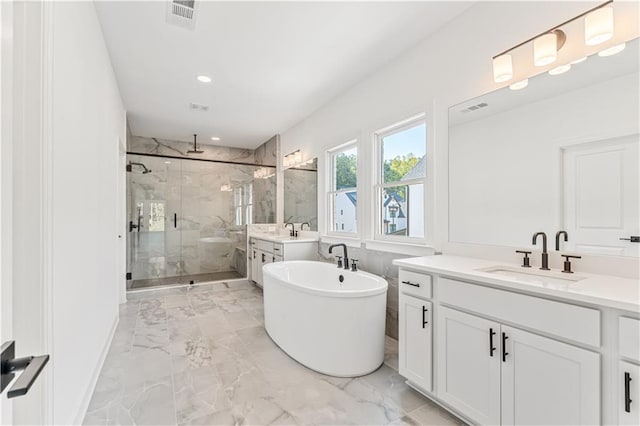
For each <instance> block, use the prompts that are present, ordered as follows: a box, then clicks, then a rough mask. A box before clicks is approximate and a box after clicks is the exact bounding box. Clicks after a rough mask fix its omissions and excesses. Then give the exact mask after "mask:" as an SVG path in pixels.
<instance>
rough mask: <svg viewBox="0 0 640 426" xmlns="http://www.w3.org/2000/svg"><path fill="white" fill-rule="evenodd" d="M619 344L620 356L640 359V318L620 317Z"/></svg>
mask: <svg viewBox="0 0 640 426" xmlns="http://www.w3.org/2000/svg"><path fill="white" fill-rule="evenodd" d="M618 345H619V351H620V356H623V357H625V358H631V359H633V360H635V361H640V321H639V320H637V319H633V318H626V317H620V318H619V319H618ZM639 402H640V398H639Z"/></svg>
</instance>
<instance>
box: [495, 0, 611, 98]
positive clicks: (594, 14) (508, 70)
mask: <svg viewBox="0 0 640 426" xmlns="http://www.w3.org/2000/svg"><path fill="white" fill-rule="evenodd" d="M612 2H613V0H608V1H607V2H605V3H602V4H601V5H599V6H596V7H594V8H592V9H589V10H587V11H586V12H584V13H581V14H580V15H578V16H575V17H573V18H571V19H569V20H567V21H565V22H563V23H561V24H560V25H557V26H555V27H553V28H551V29H550V30H548V31H545V32H543V33H540V34H538V35H536V36H535V37H532V38H530V39H528V40H526V41H523V42H522V43H520V44H518V45H516V46H513V47H511V48H509V49H507V50H505V51H504V52H502V53H499V54H498V55H496V56H494V57H493V80H494V81H495V82H496V83H503V82H505V81H509V80H511V79H512V78H513V74H514V73H513V63H512V58H511V55H510V54H509V52H511V51H513V50H515V49H517V48H519V47H522V46H524V45H525V44H528V43H530V42H533V63H534V64H535V66H538V67H543V66H546V65H549V64H551V63H553V62H555V61H556V59H557V57H558V51H559V50H560V49H561V48H562V46H564V44H565V42H566V40H567V36H566V34H565V32H564V31H562V30H561V29H560V27H562V26H564V25H566V24H568V23H570V22H573V21H576V20H577V19H580V18H582V17H585V21H584V28H585V43H586V44H587V45H588V46H594V45H596V44H600V43H603V42H605V41H607V40H609V39H610V38H611V37H613V8H612V7H611V6H610V4H611V3H612ZM622 49H624V44H622V47H621V48H620V47H618V46H613V47H610V48H608V49H605V50H603V51H602V52H600V56H607V55H613V54H615V53H618V52H619V51H621V50H622ZM609 50H611V52H609ZM585 59H586V58H585ZM582 60H583V59H580V60H578V61H574V62H573V63H579V62H580V61H582ZM570 68H571V65H569V64H566V65H560V66H558V67H556V68H554V69H553V70H551V71H550V72H549V73H550V74H551V75H557V74H562V73H564V72H567V71H568V70H569V69H570ZM524 81H525V80H522V82H517V83H514V84H512V85H511V86H515V87H511V88H512V89H513V90H518V89H522V88H524V87H526V86H527V85H526V83H524Z"/></svg>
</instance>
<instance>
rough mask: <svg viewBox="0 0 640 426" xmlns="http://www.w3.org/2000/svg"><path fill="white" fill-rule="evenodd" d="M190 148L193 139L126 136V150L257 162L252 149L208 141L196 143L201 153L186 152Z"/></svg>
mask: <svg viewBox="0 0 640 426" xmlns="http://www.w3.org/2000/svg"><path fill="white" fill-rule="evenodd" d="M190 149H193V141H192V142H183V141H173V140H167V139H158V138H145V137H142V136H133V135H132V136H130V137H128V138H127V151H129V152H135V153H138V154H155V155H167V156H171V157H182V158H198V159H204V160H219V161H231V162H236V163H251V164H258V163H256V161H255V155H254V150H252V149H243V148H229V147H226V146H217V145H210V144H208V143H207V144H200V143H198V149H200V150H202V151H204V152H203V153H202V154H188V153H187V151H189V150H190Z"/></svg>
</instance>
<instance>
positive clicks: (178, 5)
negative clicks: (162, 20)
mask: <svg viewBox="0 0 640 426" xmlns="http://www.w3.org/2000/svg"><path fill="white" fill-rule="evenodd" d="M167 22H168V23H169V24H171V25H176V26H178V27H182V28H186V29H188V30H195V28H196V2H195V0H170V1H169V3H168V4H167Z"/></svg>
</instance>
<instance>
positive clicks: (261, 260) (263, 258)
mask: <svg viewBox="0 0 640 426" xmlns="http://www.w3.org/2000/svg"><path fill="white" fill-rule="evenodd" d="M257 254H258V255H257V259H256V260H257V261H258V281H256V282H257V283H258V284H260V285H261V286H264V279H263V273H262V267H263V266H264V265H266V264H267V263H271V262H273V254H272V253H267V252H264V251H262V250H257Z"/></svg>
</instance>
